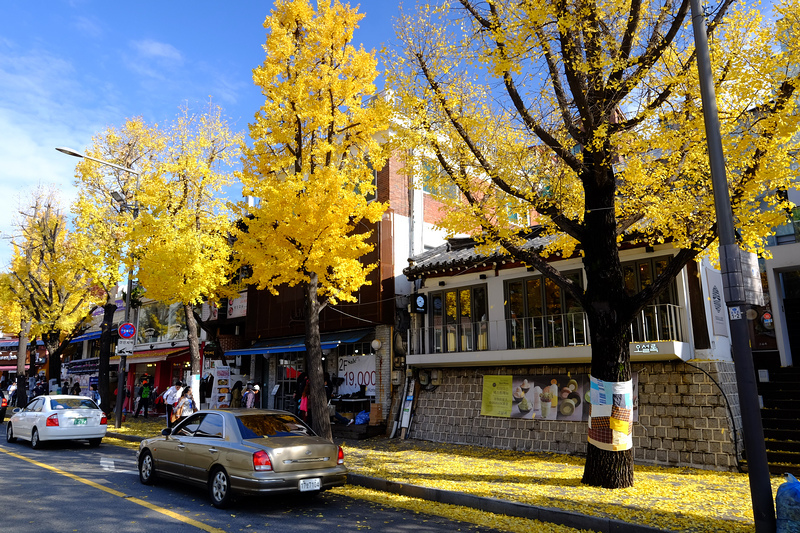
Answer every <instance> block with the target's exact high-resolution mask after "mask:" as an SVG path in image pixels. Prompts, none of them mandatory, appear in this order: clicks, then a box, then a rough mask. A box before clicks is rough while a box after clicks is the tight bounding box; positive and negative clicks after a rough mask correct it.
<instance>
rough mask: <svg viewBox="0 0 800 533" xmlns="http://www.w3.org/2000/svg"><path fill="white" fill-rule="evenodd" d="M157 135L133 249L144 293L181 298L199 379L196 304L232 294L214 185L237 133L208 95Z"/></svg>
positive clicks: (222, 210) (231, 159) (223, 216)
mask: <svg viewBox="0 0 800 533" xmlns="http://www.w3.org/2000/svg"><path fill="white" fill-rule="evenodd" d="M155 135H156V137H157V138H158V143H157V149H156V150H155V152H154V154H153V157H152V160H151V162H150V165H151V167H152V172H150V173H147V174H146V175H145V176H144V177H143V178H144V179H142V180H141V186H140V190H139V192H138V196H137V202H138V204H139V206H140V214H139V217H138V218H137V220H136V223H135V224H134V225H133V228H134V230H133V233H132V235H131V240H130V244H131V248H132V250H133V252H132V257H134V258H135V261H136V266H137V268H138V280H139V285H140V286H141V287H143V288H144V290H145V294H146V296H147V297H148V298H152V299H154V300H157V301H160V302H163V303H165V304H173V303H180V304H182V306H183V311H184V313H185V317H186V321H185V323H186V326H187V331H188V341H189V351H190V353H191V361H192V362H191V372H192V382H193V387H197V386H199V381H200V371H201V368H200V350H199V342H198V338H199V336H198V330H197V320H196V318H197V316H196V314H195V313H194V307H195V305H197V304H198V303H201V302H203V301H205V300H208V301H218V300H219V299H220V298H224V297H230V296H234V295H236V294H238V292H237V291H238V288H239V287H238V284H237V283H235V281H236V274H237V264H236V262H235V261H234V260H233V256H232V253H233V252H232V248H231V237H232V235H231V232H232V230H233V229H232V223H231V220H232V219H231V216H230V213H229V211H228V208H227V204H226V203H225V202H224V201H223V200H222V198H221V195H220V192H221V191H222V189H223V188H224V187H227V186H228V185H230V184H231V183H232V181H233V176H234V174H233V173H234V167H233V165H234V164H235V163H238V162H239V157H240V149H241V144H242V140H243V134H241V133H235V132H233V131H232V130H231V129H230V127H229V126H228V124H227V121H226V120H225V118H224V116H223V115H222V110H221V108H219V107H218V106H215V105H212V104H210V103H209V104H208V107H207V108H206V109H205V110H204V111H203V112H202V113H199V114H195V113H192V112H191V111H190V109H189V108H188V107H184V108H183V109H182V113H181V114H180V115H179V116H178V118H177V119H176V120H175V122H174V123H172V124H168V125H166V126H162V127H160V128H158V131H157V132H156V133H155ZM198 394H199V393H198ZM197 397H199V395H198V396H197Z"/></svg>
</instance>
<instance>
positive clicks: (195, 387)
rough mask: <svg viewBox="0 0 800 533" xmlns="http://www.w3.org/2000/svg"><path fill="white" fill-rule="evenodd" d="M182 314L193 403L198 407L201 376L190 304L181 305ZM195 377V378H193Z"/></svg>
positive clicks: (195, 327)
mask: <svg viewBox="0 0 800 533" xmlns="http://www.w3.org/2000/svg"><path fill="white" fill-rule="evenodd" d="M183 312H184V314H185V315H186V332H187V340H188V341H189V354H190V355H191V358H192V379H191V387H192V394H193V395H194V401H195V402H197V405H198V406H199V405H200V400H201V395H200V379H201V378H202V376H201V375H200V373H201V370H202V369H201V367H200V342H199V341H198V338H197V321H196V320H195V319H194V306H193V305H192V304H183ZM195 376H197V377H195Z"/></svg>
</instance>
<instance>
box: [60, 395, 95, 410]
mask: <svg viewBox="0 0 800 533" xmlns="http://www.w3.org/2000/svg"><path fill="white" fill-rule="evenodd" d="M50 408H51V409H99V407H97V404H96V403H94V402H93V401H92V399H91V398H61V399H60V400H52V401H51V407H50Z"/></svg>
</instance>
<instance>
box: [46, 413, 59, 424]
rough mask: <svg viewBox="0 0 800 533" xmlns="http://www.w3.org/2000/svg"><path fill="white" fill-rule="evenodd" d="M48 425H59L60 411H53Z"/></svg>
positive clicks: (48, 418) (48, 419)
mask: <svg viewBox="0 0 800 533" xmlns="http://www.w3.org/2000/svg"><path fill="white" fill-rule="evenodd" d="M45 425H46V426H58V413H53V414H52V415H50V416H48V417H47V423H46V424H45Z"/></svg>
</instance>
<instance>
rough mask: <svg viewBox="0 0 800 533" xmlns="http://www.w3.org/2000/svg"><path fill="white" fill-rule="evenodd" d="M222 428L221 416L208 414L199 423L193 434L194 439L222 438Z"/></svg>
mask: <svg viewBox="0 0 800 533" xmlns="http://www.w3.org/2000/svg"><path fill="white" fill-rule="evenodd" d="M223 427H224V423H223V419H222V415H217V414H208V415H206V417H205V418H204V419H203V421H202V422H200V425H199V426H198V427H197V432H195V434H194V436H195V437H217V438H220V439H221V438H222V437H223V435H222V428H223Z"/></svg>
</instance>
